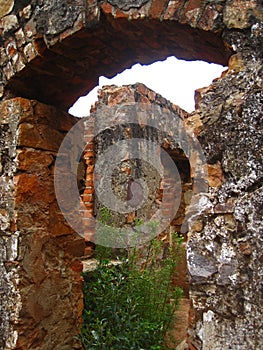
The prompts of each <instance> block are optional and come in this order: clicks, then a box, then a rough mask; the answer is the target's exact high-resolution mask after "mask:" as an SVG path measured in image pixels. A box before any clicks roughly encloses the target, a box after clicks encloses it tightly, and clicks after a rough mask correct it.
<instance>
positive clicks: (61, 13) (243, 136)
mask: <svg viewBox="0 0 263 350" xmlns="http://www.w3.org/2000/svg"><path fill="white" fill-rule="evenodd" d="M0 17H1V20H0V34H1V39H0V44H1V48H0V52H1V56H0V65H1V72H0V74H1V79H0V85H1V88H0V94H1V99H2V101H4V102H3V104H1V123H0V124H1V140H0V142H1V167H0V168H1V169H0V170H1V195H0V205H1V208H0V219H1V236H0V237H1V250H0V251H1V263H0V268H1V273H2V275H1V282H0V283H1V284H0V285H1V303H2V305H1V315H3V316H1V317H2V320H1V331H0V334H1V336H0V339H1V340H0V344H1V345H0V346H1V347H3V348H4V349H19V348H21V349H27V348H30V349H45V347H46V348H47V349H49V348H54V349H56V348H57V349H62V348H63V346H64V347H65V348H69V349H70V348H72V343H71V344H70V342H71V340H70V339H72V336H73V335H75V334H76V331H77V328H78V327H77V325H76V328H74V327H73V328H72V327H71V326H69V325H72V323H70V322H72V320H73V319H75V320H78V319H79V312H80V311H79V310H78V311H76V310H77V306H76V303H77V299H78V298H77V297H76V299H75V298H73V300H74V302H73V303H72V304H71V306H70V304H69V303H68V307H67V308H64V306H63V305H61V304H60V303H59V302H56V303H54V304H52V305H51V304H49V299H50V298H49V297H47V296H46V291H50V293H51V295H52V298H54V295H55V294H52V291H53V290H54V287H53V286H54V283H55V282H54V281H60V282H56V283H55V284H56V288H57V284H58V283H61V290H63V291H65V293H66V294H64V292H63V293H62V294H63V295H64V296H65V299H66V300H69V298H71V296H72V295H73V290H71V285H72V284H73V285H74V286H75V287H74V288H76V290H77V291H78V292H76V293H75V294H76V295H79V299H78V300H80V299H81V295H80V288H81V284H80V282H77V281H78V279H77V275H78V273H77V272H74V270H75V271H78V270H80V269H81V266H79V264H78V262H74V264H73V265H71V263H72V260H71V258H69V260H68V259H67V258H64V257H63V256H64V254H66V253H65V250H66V248H65V247H62V248H60V245H59V243H60V242H61V241H63V238H59V237H60V235H57V234H56V233H54V232H53V233H54V235H55V236H59V237H57V238H54V239H50V236H52V234H53V233H52V232H50V231H51V230H50V229H51V228H52V229H54V227H56V225H55V224H54V222H52V220H53V219H52V217H53V214H54V213H55V212H56V210H55V209H54V207H55V206H56V205H55V197H54V193H52V190H50V189H51V188H52V180H51V179H52V164H53V163H54V157H55V153H56V149H54V148H52V149H50V148H48V149H46V148H45V146H44V145H43V141H42V136H43V135H44V136H45V135H46V136H50V138H51V144H53V146H54V142H55V141H54V140H56V142H55V144H56V147H58V144H59V142H60V140H61V136H60V137H57V132H55V130H58V127H57V121H58V119H59V120H60V121H61V122H60V124H59V125H60V126H59V130H60V131H61V130H62V133H63V134H64V133H65V132H66V130H67V129H68V126H69V124H70V125H72V123H69V124H68V122H67V120H68V119H67V116H66V115H65V114H60V113H61V112H59V111H55V110H54V109H52V107H46V108H47V110H48V111H50V108H51V109H52V111H53V112H54V114H53V112H52V113H51V112H44V113H43V115H45V116H46V114H47V115H50V117H49V119H48V125H49V127H48V133H47V134H48V135H47V134H46V133H45V132H46V130H47V127H44V126H43V123H44V121H43V120H45V118H38V117H37V115H38V114H37V113H35V112H34V113H33V118H31V119H30V121H28V120H27V121H25V122H23V123H21V121H19V120H20V119H19V118H20V117H23V116H24V118H28V116H27V117H26V116H25V115H28V113H29V114H30V113H31V112H26V111H24V110H23V108H22V107H21V108H20V107H19V108H18V107H17V106H18V105H20V104H22V105H24V106H26V105H28V106H30V105H31V106H32V103H33V102H30V103H28V102H27V103H26V102H25V101H27V99H29V100H32V99H35V100H36V101H39V102H44V103H46V104H49V105H53V106H55V107H57V108H61V109H63V110H65V109H66V108H68V107H69V106H70V105H71V104H72V103H73V102H74V101H75V99H76V98H77V97H79V95H81V94H82V93H84V92H87V91H88V90H90V89H91V88H92V87H94V86H95V85H96V83H97V80H98V77H99V76H100V75H106V76H112V75H114V74H116V73H117V72H120V71H122V70H123V69H124V68H127V67H129V66H131V65H132V64H133V63H136V62H141V63H150V62H153V61H155V60H157V59H164V58H166V57H167V56H168V55H176V56H177V57H178V58H184V59H188V60H193V59H203V60H206V61H208V62H215V63H221V64H227V62H228V58H229V57H230V56H231V55H232V56H231V57H230V60H229V70H228V72H227V74H225V75H224V76H223V77H222V78H220V79H219V80H218V81H216V82H214V83H213V84H212V85H211V87H209V88H207V89H204V90H200V91H199V92H198V95H197V110H196V111H195V113H194V114H193V115H191V116H190V117H189V118H188V119H187V120H186V123H187V125H188V126H189V127H190V128H192V129H193V133H194V134H195V135H197V136H198V140H199V143H200V144H201V146H202V148H203V150H204V152H205V156H206V158H207V163H208V173H209V174H210V178H209V179H208V182H209V185H210V186H209V191H208V192H206V193H205V194H204V195H201V196H199V197H197V198H196V203H195V204H196V205H193V207H191V208H190V209H191V210H193V211H194V212H195V213H196V212H198V211H199V212H200V216H199V220H198V221H196V220H195V221H193V222H192V225H190V234H189V240H188V267H189V273H190V276H191V280H190V298H191V300H192V311H191V315H190V325H189V340H188V343H189V347H190V348H191V349H229V348H233V349H240V348H241V349H254V348H255V349H258V348H260V347H261V344H262V333H261V332H262V324H260V322H261V319H262V315H261V314H260V313H261V311H260V307H261V304H262V291H260V288H261V285H262V271H261V269H262V267H261V266H262V253H261V251H260V249H261V246H262V244H261V243H262V241H261V237H262V226H261V225H262V223H261V221H262V187H261V186H262V124H263V123H262V47H263V45H262V37H263V29H262V28H263V26H262V19H263V10H262V1H259V0H258V1H256V0H220V1H218V0H214V1H208V0H204V1H201V0H181V1H180V0H179V1H174V0H173V1H168V0H164V1H161V0H148V1H146V0H145V1H142V0H141V1H139V0H138V1H136V2H134V1H127V2H125V5H124V2H121V1H115V0H109V1H100V2H99V1H96V0H88V1H87V0H59V1H52V0H48V1H42V0H36V1H33V0H32V1H29V0H25V1H13V0H7V1H5V0H1V1H0ZM233 54H234V55H233ZM17 97H24V98H25V99H24V100H17ZM18 101H20V102H18ZM22 101H24V102H22ZM39 102H35V104H36V105H35V106H43V105H39V104H38V103H39ZM33 104H34V103H33ZM28 108H29V109H30V110H31V111H32V108H31V107H28ZM39 108H40V107H39ZM41 108H42V107H41ZM33 110H34V108H33ZM51 115H52V117H51ZM53 115H54V117H53ZM59 116H61V117H59ZM40 119H41V120H40ZM25 120H26V119H25ZM33 121H35V124H34V122H33ZM64 123H65V125H67V127H66V126H65V128H64ZM23 124H24V125H23ZM44 124H45V123H44ZM19 125H20V126H19ZM21 125H23V126H22V127H21ZM32 125H33V127H31V126H32ZM45 125H46V124H45ZM62 126H63V128H62ZM61 128H62V129H61ZM60 131H59V132H60ZM19 135H20V136H19ZM21 135H24V136H23V137H22V136H21ZM41 135H42V136H41ZM21 141H23V142H24V143H19V142H21ZM53 146H52V147H53ZM23 147H25V148H26V149H22V148H23ZM20 148H21V150H20ZM18 150H20V151H19V152H20V153H19V152H18ZM18 154H21V156H20V157H22V159H21V158H20V159H19V157H18ZM23 157H25V158H23ZM51 157H52V161H51ZM39 158H41V159H43V164H42V165H41V168H39V167H38V164H40V163H39V162H38V159H39ZM23 159H30V161H24V160H23ZM32 159H33V160H34V159H35V160H34V161H33V164H31V160H32ZM19 164H20V165H19ZM21 164H24V165H21ZM21 166H22V168H20V167H21ZM40 169H41V175H40V173H39V172H40ZM42 171H43V174H42ZM35 185H36V186H37V188H41V190H42V189H43V190H44V193H45V194H43V195H41V196H40V195H39V192H38V191H37V193H36V192H35V190H34V189H35V188H36V187H35ZM42 200H43V203H42ZM38 202H39V209H38V206H37V203H38ZM52 208H53V209H52ZM51 209H52V210H51ZM49 210H50V211H49ZM191 210H189V215H190V214H191ZM36 213H37V215H36ZM58 215H60V214H59V213H58ZM61 220H62V222H63V221H64V219H63V218H62V217H61ZM48 222H49V224H51V223H52V224H51V225H50V226H49V224H48ZM24 224H25V226H24ZM62 227H63V228H62V229H61V230H62V231H64V229H65V230H66V228H65V227H66V226H65V227H64V224H62ZM68 229H69V228H68ZM58 230H60V229H58ZM20 231H21V232H22V233H20ZM38 236H40V237H41V239H40V240H38V239H37V238H38ZM37 242H39V243H38V244H39V245H36V243H37ZM78 244H79V243H76V245H77V246H78ZM30 246H32V248H30ZM24 247H29V249H24ZM40 251H41V252H42V251H43V255H41V258H39V256H40V253H39V252H40ZM79 251H80V250H79V248H76V251H75V252H74V254H77V255H78V254H79ZM58 252H60V253H59V254H58ZM71 253H73V252H71ZM41 254H42V253H41ZM22 257H24V258H23V259H22ZM33 261H34V262H35V264H34V263H33ZM46 261H47V262H48V261H49V262H50V263H47V265H48V274H47V276H46V274H45V273H44V271H43V266H44V267H45V262H46ZM70 261H71V262H70ZM31 266H33V267H34V268H33V269H32V268H31ZM40 266H42V270H41V269H40ZM57 266H59V267H57ZM69 266H71V267H72V268H73V270H72V268H70V267H69ZM64 267H65V268H64ZM38 269H39V270H40V271H41V273H40V274H38ZM44 270H45V268H44ZM45 271H46V270H45ZM39 275H40V276H39ZM42 275H44V276H45V278H44V279H43V280H42V277H41V276H42ZM62 275H63V276H64V275H66V276H67V277H66V278H65V279H63V277H61V278H60V277H59V276H62ZM52 276H53V277H52ZM57 278H58V279H57ZM73 281H76V284H75V282H73ZM53 282H54V283H53ZM52 283H53V284H52ZM64 283H66V285H67V286H69V287H68V289H67V288H66V287H65V284H64ZM44 285H45V286H46V288H41V287H43V286H44ZM50 285H51V287H49V286H50ZM36 286H37V287H36ZM31 289H33V292H32V293H31V292H30V291H31ZM67 293H69V294H67ZM38 294H41V298H43V300H42V301H41V303H40V307H39V296H38ZM25 295H27V296H31V295H32V299H31V298H29V297H25ZM52 298H51V300H53V299H52ZM53 301H54V300H53ZM31 302H32V304H33V305H34V307H32V308H31V306H30V307H29V305H30V303H31ZM45 305H49V307H48V310H46V309H45V308H44V306H45ZM54 305H56V307H57V309H56V312H53V311H54V310H53V306H54ZM41 308H43V310H44V311H43V310H42V309H41ZM32 310H34V312H32ZM39 310H40V311H39ZM62 310H67V312H68V314H67V316H65V315H64V314H63V312H62ZM42 311H43V312H42ZM56 314H57V315H58V317H56V318H53V317H55V315H56ZM36 315H37V316H36ZM38 315H41V317H40V318H38ZM69 315H71V316H69ZM72 315H74V316H73V317H72ZM64 319H67V320H68V321H67V322H64V321H63V320H64ZM60 321H61V322H62V323H63V324H64V325H63V327H62V329H66V331H61V332H59V331H56V332H54V329H58V328H54V329H53V328H52V326H51V325H54V324H57V322H60ZM23 322H24V323H23ZM44 324H45V325H44ZM48 324H49V325H48ZM58 324H60V323H58ZM64 327H65V328H64ZM70 328H71V330H70ZM63 332H64V333H63ZM65 334H67V336H65ZM65 338H66V339H68V340H67V341H65ZM25 339H31V340H30V342H31V344H30V343H25ZM1 342H2V343H1ZM51 342H54V343H52V345H51ZM62 344H63V345H62Z"/></svg>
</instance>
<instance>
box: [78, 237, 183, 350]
mask: <svg viewBox="0 0 263 350" xmlns="http://www.w3.org/2000/svg"><path fill="white" fill-rule="evenodd" d="M173 238H174V239H173V244H172V245H171V246H170V247H169V249H168V253H167V254H166V257H165V258H163V256H162V254H163V244H162V243H161V242H160V241H158V240H154V241H152V242H150V244H149V245H148V247H144V249H143V250H142V249H133V250H130V251H128V252H127V251H126V252H123V251H122V252H120V255H121V257H119V258H117V261H115V264H113V263H112V262H111V251H110V250H109V248H104V247H97V248H96V250H97V256H98V259H99V266H98V268H97V269H96V270H95V271H92V272H89V273H84V274H83V275H84V281H85V283H84V289H83V290H84V305H85V307H84V312H83V320H84V323H83V327H82V332H81V335H80V337H81V340H82V344H83V347H84V349H85V350H93V349H94V350H95V349H99V350H117V349H121V350H126V349H127V350H133V349H134V350H135V349H138V350H143V349H145V350H158V349H165V348H166V345H165V340H164V339H165V334H166V333H167V330H168V329H169V327H170V326H171V324H172V323H173V318H174V317H173V316H174V312H175V310H176V307H177V305H178V302H179V299H180V296H181V295H182V291H181V289H180V288H178V287H174V286H173V285H172V284H171V278H172V275H173V274H174V270H175V266H176V263H177V261H178V256H179V255H180V251H181V238H179V237H178V236H176V235H174V236H173ZM114 254H115V255H116V252H114Z"/></svg>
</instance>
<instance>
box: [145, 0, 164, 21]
mask: <svg viewBox="0 0 263 350" xmlns="http://www.w3.org/2000/svg"><path fill="white" fill-rule="evenodd" d="M168 1H169V0H153V2H152V5H151V8H150V11H149V17H150V18H157V19H159V18H160V17H161V15H162V13H163V11H164V9H165V7H166V5H167V2H168Z"/></svg>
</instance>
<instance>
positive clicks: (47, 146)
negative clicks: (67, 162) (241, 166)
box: [0, 98, 84, 349]
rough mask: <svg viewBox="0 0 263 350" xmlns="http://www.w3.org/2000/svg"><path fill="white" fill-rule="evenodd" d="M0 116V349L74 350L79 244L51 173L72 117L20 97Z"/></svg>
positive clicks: (5, 105) (77, 322) (78, 303)
mask: <svg viewBox="0 0 263 350" xmlns="http://www.w3.org/2000/svg"><path fill="white" fill-rule="evenodd" d="M1 117H2V119H1V131H2V134H1V136H2V138H1V142H3V147H2V149H1V159H2V169H1V251H2V253H3V254H2V255H1V299H0V303H1V308H0V310H1V323H0V339H1V341H0V347H1V349H13V348H17V349H28V348H30V349H38V348H41V349H51V348H54V349H62V348H64V349H72V348H73V346H74V344H75V341H74V339H73V335H74V334H75V335H77V334H78V332H79V326H80V324H81V312H82V292H81V281H80V275H79V271H81V269H82V265H81V263H80V262H78V260H76V257H77V256H80V255H83V253H84V241H83V239H81V238H80V237H79V236H78V235H76V234H75V233H74V231H73V230H72V229H71V227H69V226H68V225H67V223H66V222H65V219H64V218H63V216H62V214H61V213H60V211H59V208H58V205H57V203H56V197H55V192H54V184H53V173H54V162H55V157H56V153H57V151H58V148H59V146H60V143H61V141H62V139H63V137H64V135H65V134H66V132H67V131H68V130H69V129H70V128H71V127H72V126H73V125H74V124H75V122H76V119H75V118H73V117H72V116H69V115H67V114H66V113H62V112H60V111H57V110H56V109H55V108H53V107H48V106H45V105H43V104H40V103H38V102H36V101H30V100H26V99H21V98H15V99H11V100H8V101H6V102H4V103H2V105H1ZM54 118H56V122H55V124H54V123H53V120H54ZM50 123H51V125H52V126H51V125H50ZM76 345H77V343H76Z"/></svg>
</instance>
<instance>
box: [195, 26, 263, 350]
mask: <svg viewBox="0 0 263 350" xmlns="http://www.w3.org/2000/svg"><path fill="white" fill-rule="evenodd" d="M260 32H261V33H262V27H261V26H260V25H255V26H254V27H253V29H252V31H251V33H250V35H249V37H246V36H245V35H244V34H242V33H231V35H229V36H228V39H229V42H232V43H235V45H237V50H238V51H239V52H240V53H239V54H237V55H235V56H233V57H232V58H231V60H230V65H229V70H228V72H227V73H226V74H225V75H224V76H223V77H222V78H221V79H219V80H218V81H216V82H215V83H213V84H212V85H211V86H210V87H208V88H206V89H203V90H201V91H199V94H200V96H199V98H201V99H200V100H199V102H198V104H197V110H196V112H195V113H194V114H193V116H192V118H197V119H198V120H199V121H200V124H199V127H200V128H201V129H202V131H199V132H198V138H199V141H200V143H201V145H202V148H203V149H204V151H205V154H206V158H207V162H208V163H212V164H218V163H219V164H221V167H222V172H223V176H224V180H223V184H222V186H220V187H219V188H218V189H216V188H211V189H210V191H209V194H208V196H206V200H205V203H206V204H205V207H204V210H203V213H202V215H200V221H201V222H202V225H200V226H201V227H202V226H203V229H202V230H200V231H199V230H198V231H199V232H198V231H196V230H195V229H193V230H192V231H191V232H190V238H189V244H188V264H189V271H190V274H191V278H192V284H191V297H192V302H193V308H194V310H193V315H192V317H193V320H192V322H193V325H194V330H192V331H191V334H190V339H191V342H192V344H194V346H195V347H196V348H197V349H199V348H201V347H203V348H204V349H231V348H233V349H239V348H244V349H249V348H251V349H260V347H261V346H262V341H263V333H262V307H261V305H262V302H263V300H262V289H261V288H262V281H260V280H261V277H260V276H262V252H261V249H262V248H261V247H262V200H263V199H262V175H263V168H262V164H263V159H262V155H263V152H262V145H263V143H262V141H263V138H262V137H263V133H262V132H263V116H262V111H263V108H262V83H263V80H262V40H261V39H260V38H259V37H258V34H259V33H260ZM241 52H242V53H241ZM196 321H197V323H196ZM211 335H212V336H211Z"/></svg>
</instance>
